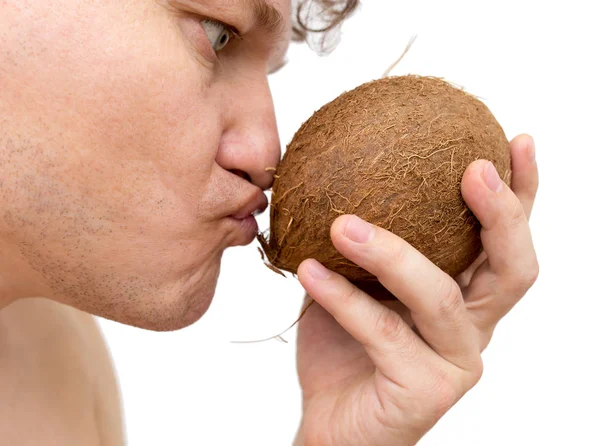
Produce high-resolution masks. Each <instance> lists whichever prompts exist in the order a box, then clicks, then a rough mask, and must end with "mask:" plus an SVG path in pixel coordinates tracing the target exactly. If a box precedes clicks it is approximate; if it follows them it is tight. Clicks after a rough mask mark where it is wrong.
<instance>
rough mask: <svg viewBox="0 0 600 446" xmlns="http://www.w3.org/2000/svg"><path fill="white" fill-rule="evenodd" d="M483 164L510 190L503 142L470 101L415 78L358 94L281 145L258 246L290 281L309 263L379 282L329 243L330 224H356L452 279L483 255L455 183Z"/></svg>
mask: <svg viewBox="0 0 600 446" xmlns="http://www.w3.org/2000/svg"><path fill="white" fill-rule="evenodd" d="M482 158H483V159H487V160H490V161H492V162H493V163H494V164H495V166H496V168H497V169H498V172H499V173H500V176H501V177H502V178H503V179H504V181H505V182H507V183H509V182H510V148H509V142H508V140H507V138H506V136H505V134H504V132H503V130H502V128H501V126H500V125H499V124H498V122H497V121H496V119H495V118H494V116H493V115H492V113H491V112H490V110H489V109H488V108H487V107H486V106H485V105H484V104H483V103H482V102H481V101H480V100H479V99H477V98H476V97H474V96H473V95H471V94H468V93H467V92H465V91H463V90H461V89H459V88H456V87H454V86H452V85H451V84H449V83H448V82H446V81H444V80H443V79H440V78H435V77H422V76H416V75H408V76H400V77H388V78H384V79H380V80H376V81H373V82H369V83H366V84H363V85H361V86H359V87H358V88H356V89H354V90H352V91H349V92H347V93H344V94H342V95H341V96H339V97H338V98H336V99H335V100H333V101H332V102H330V103H329V104H327V105H325V106H324V107H323V108H321V109H320V110H319V111H317V112H316V113H315V114H314V115H313V116H312V117H311V118H310V119H309V120H308V121H306V122H305V123H304V124H303V125H302V126H301V128H300V129H299V130H298V132H297V133H296V135H295V136H294V138H293V140H292V142H291V143H290V144H289V145H288V147H287V151H286V153H285V155H284V157H283V159H282V161H281V163H280V164H279V166H278V167H277V171H276V177H275V178H276V179H275V182H274V185H273V196H272V202H271V214H270V217H271V227H270V233H269V237H268V238H267V237H266V236H265V235H264V234H261V235H259V241H260V244H261V246H262V248H263V250H264V252H265V254H266V256H267V258H268V260H269V262H270V264H271V266H272V268H274V269H275V270H278V271H282V270H283V271H289V272H292V273H294V274H295V273H296V272H297V268H298V266H299V265H300V263H301V262H302V261H303V260H305V259H307V258H314V259H317V260H318V261H320V262H321V263H322V264H323V265H324V266H325V267H327V268H329V269H331V270H333V271H336V272H338V273H340V274H342V275H343V276H345V277H347V278H348V279H349V280H351V281H352V282H355V283H362V284H364V283H368V282H372V281H376V278H375V277H374V276H372V275H371V274H370V273H368V272H367V271H365V270H363V269H362V268H360V267H358V266H357V265H355V264H354V263H353V262H350V261H349V260H348V259H346V258H344V257H343V256H342V255H341V254H340V253H339V252H338V251H337V250H336V249H335V248H334V246H333V244H332V243H331V239H330V235H329V231H330V227H331V225H332V223H333V221H334V220H335V219H336V218H337V217H339V216H340V215H343V214H355V215H358V216H359V217H361V218H363V219H364V220H366V221H368V222H370V223H372V224H374V225H377V226H380V227H382V228H384V229H387V230H389V231H391V232H393V233H394V234H396V235H398V236H400V237H402V238H403V239H405V240H406V241H407V242H409V243H410V244H412V245H413V246H414V247H415V248H417V249H418V250H419V251H421V252H422V253H423V254H424V255H425V256H427V257H428V258H429V259H430V260H431V261H432V262H433V263H435V264H436V265H437V266H438V267H440V268H441V269H442V270H443V271H445V272H446V273H448V274H450V275H451V276H455V275H457V274H458V273H460V272H461V271H463V270H464V269H466V268H467V266H468V265H469V264H471V263H472V262H473V261H474V260H475V259H476V258H477V256H478V255H479V253H480V252H481V240H480V238H479V232H480V226H479V224H478V222H477V219H476V218H475V217H474V215H473V214H472V213H471V211H470V210H469V209H468V207H467V206H466V204H465V202H464V201H463V199H462V196H461V194H460V182H461V178H462V175H463V173H464V172H465V169H466V168H467V166H468V165H469V164H470V163H471V162H473V161H475V160H477V159H482Z"/></svg>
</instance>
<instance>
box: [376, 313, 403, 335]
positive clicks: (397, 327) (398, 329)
mask: <svg viewBox="0 0 600 446" xmlns="http://www.w3.org/2000/svg"><path fill="white" fill-rule="evenodd" d="M404 328H405V326H404V321H403V320H402V318H401V317H400V315H399V314H398V313H396V312H395V311H392V310H390V309H388V308H385V309H384V310H383V311H381V313H380V314H379V316H377V320H376V321H375V330H376V333H379V335H380V336H381V338H383V339H384V340H385V341H387V342H390V343H397V342H399V341H406V338H407V336H406V330H404Z"/></svg>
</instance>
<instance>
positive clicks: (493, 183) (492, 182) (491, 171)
mask: <svg viewBox="0 0 600 446" xmlns="http://www.w3.org/2000/svg"><path fill="white" fill-rule="evenodd" d="M482 176H483V181H484V183H485V184H486V185H487V187H489V188H490V189H491V190H492V191H494V192H496V193H497V192H500V191H501V190H502V180H501V179H500V176H499V175H498V171H497V170H496V168H495V167H494V163H492V162H491V161H490V162H488V164H487V166H485V169H483V175H482Z"/></svg>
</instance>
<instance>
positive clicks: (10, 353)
mask: <svg viewBox="0 0 600 446" xmlns="http://www.w3.org/2000/svg"><path fill="white" fill-rule="evenodd" d="M0 395H2V397H1V398H0V432H2V434H3V438H5V439H6V438H7V437H6V436H5V435H8V438H14V439H15V442H9V444H32V445H33V444H36V445H37V444H45V445H46V444H47V445H54V444H57V445H58V444H60V445H63V444H81V445H84V446H85V445H88V444H89V445H102V446H104V445H107V446H113V445H114V446H121V445H122V444H124V442H123V428H122V417H121V404H120V396H119V390H118V385H117V381H116V378H115V373H114V368H113V365H112V361H111V358H110V355H109V353H108V350H107V347H106V344H105V342H104V339H103V336H102V333H101V331H100V329H99V327H98V325H97V323H96V321H95V320H94V318H93V317H92V316H90V315H88V314H86V313H83V312H80V311H78V310H75V309H73V308H70V307H67V306H64V305H61V304H57V303H55V302H52V301H49V300H46V299H26V300H22V301H18V302H15V303H13V304H12V305H10V306H9V307H7V308H5V309H3V310H1V311H0ZM17 439H18V440H19V441H18V442H17V441H16V440H17Z"/></svg>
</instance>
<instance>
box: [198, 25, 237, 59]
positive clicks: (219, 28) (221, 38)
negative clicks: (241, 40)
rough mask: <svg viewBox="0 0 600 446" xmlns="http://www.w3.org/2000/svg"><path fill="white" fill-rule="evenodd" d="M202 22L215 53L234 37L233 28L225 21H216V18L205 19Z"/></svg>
mask: <svg viewBox="0 0 600 446" xmlns="http://www.w3.org/2000/svg"><path fill="white" fill-rule="evenodd" d="M200 24H201V25H202V28H204V32H205V33H206V37H207V38H208V41H209V42H210V45H211V46H212V49H213V51H214V52H215V53H218V52H219V51H221V50H222V49H223V48H225V47H226V46H227V44H228V43H229V42H230V41H231V39H232V38H233V37H234V33H233V31H232V30H231V28H229V27H227V26H226V25H224V24H223V23H219V22H215V21H214V20H209V19H203V20H202V21H201V22H200Z"/></svg>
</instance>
